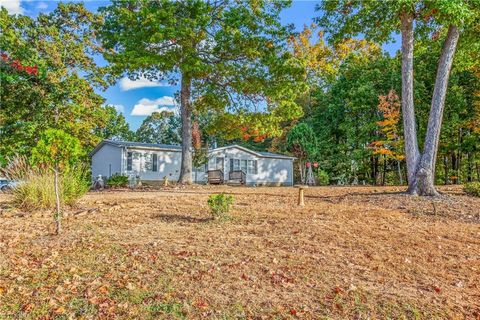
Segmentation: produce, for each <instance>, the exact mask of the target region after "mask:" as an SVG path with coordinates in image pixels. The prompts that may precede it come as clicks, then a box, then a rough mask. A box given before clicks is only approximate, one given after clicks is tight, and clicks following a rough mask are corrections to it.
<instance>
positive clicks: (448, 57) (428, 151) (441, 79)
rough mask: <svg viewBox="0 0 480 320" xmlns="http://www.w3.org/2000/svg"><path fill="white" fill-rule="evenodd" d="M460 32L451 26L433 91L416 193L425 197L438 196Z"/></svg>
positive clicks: (418, 170) (417, 176) (417, 174)
mask: <svg viewBox="0 0 480 320" xmlns="http://www.w3.org/2000/svg"><path fill="white" fill-rule="evenodd" d="M459 36H460V32H459V30H458V29H457V27H456V26H453V25H452V26H450V27H449V29H448V34H447V38H446V39H445V43H444V45H443V49H442V55H441V57H440V61H439V62H438V70H437V78H436V79H435V87H434V89H433V97H432V105H431V108H430V116H429V118H428V127H427V135H426V137H425V144H424V151H423V154H422V158H421V160H420V164H419V167H418V169H417V172H416V177H415V178H416V182H415V189H416V193H418V194H419V195H423V196H437V195H438V192H437V190H436V189H435V186H434V176H435V162H436V158H437V151H438V144H439V140H440V129H441V127H442V118H443V109H444V106H445V97H446V94H447V87H448V79H449V76H450V70H451V68H452V63H453V57H454V55H455V50H456V48H457V43H458V38H459Z"/></svg>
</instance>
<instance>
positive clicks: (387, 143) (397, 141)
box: [372, 89, 404, 185]
mask: <svg viewBox="0 0 480 320" xmlns="http://www.w3.org/2000/svg"><path fill="white" fill-rule="evenodd" d="M378 100H379V104H378V110H379V111H380V112H381V113H382V116H383V120H382V121H378V122H377V124H378V126H379V127H380V132H381V133H382V135H383V138H384V139H383V140H376V141H373V142H372V147H373V150H374V154H379V155H383V156H384V170H383V179H382V185H385V173H386V161H387V159H392V160H395V161H396V162H397V169H398V178H399V180H400V184H403V177H402V170H401V167H400V161H402V160H403V159H404V155H403V152H402V150H401V149H402V147H403V140H402V139H401V137H400V134H399V127H398V124H399V121H400V106H401V104H400V101H399V98H398V96H397V94H396V92H395V90H393V89H392V90H390V92H389V93H388V95H386V96H379V97H378Z"/></svg>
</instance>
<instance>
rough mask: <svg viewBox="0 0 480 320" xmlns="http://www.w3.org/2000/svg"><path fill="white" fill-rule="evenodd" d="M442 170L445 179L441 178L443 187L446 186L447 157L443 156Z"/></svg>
mask: <svg viewBox="0 0 480 320" xmlns="http://www.w3.org/2000/svg"><path fill="white" fill-rule="evenodd" d="M443 170H444V175H445V177H444V178H443V183H444V184H445V185H447V184H448V157H447V155H444V156H443Z"/></svg>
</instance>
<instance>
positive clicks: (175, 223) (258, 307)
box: [0, 186, 480, 319]
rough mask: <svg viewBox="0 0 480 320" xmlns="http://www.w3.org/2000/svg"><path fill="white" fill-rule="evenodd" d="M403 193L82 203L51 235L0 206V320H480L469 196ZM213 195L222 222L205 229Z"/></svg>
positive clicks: (477, 242)
mask: <svg viewBox="0 0 480 320" xmlns="http://www.w3.org/2000/svg"><path fill="white" fill-rule="evenodd" d="M401 190H403V189H400V188H394V187H390V188H381V187H354V188H348V187H342V188H340V187H319V188H310V189H307V190H306V199H305V202H306V206H305V207H298V206H297V205H296V196H297V190H296V189H293V188H244V187H224V186H221V187H192V188H187V189H179V188H178V189H175V188H170V189H168V190H161V191H148V192H141V191H137V192H121V191H118V192H99V193H90V194H88V195H87V196H85V197H84V198H83V199H82V200H81V202H80V204H79V206H78V208H74V209H70V210H69V211H68V216H67V217H66V218H65V219H64V232H63V234H62V235H60V236H54V235H53V228H54V226H53V221H52V217H51V214H46V213H41V212H37V213H32V214H26V213H22V212H17V211H15V210H12V209H11V208H10V207H9V204H8V203H9V196H8V195H0V229H1V230H2V232H1V234H0V318H1V319H5V318H6V319H8V318H27V319H38V318H42V317H43V318H44V319H49V318H85V319H91V318H102V319H104V318H123V319H132V318H141V319H149V318H150V319H157V318H167V319H168V318H171V319H176V318H187V319H191V318H202V317H204V318H215V319H237V318H260V319H262V318H266V319H271V318H278V319H284V318H287V319H288V318H292V319H293V318H302V319H318V318H335V319H344V318H386V317H391V318H402V317H404V318H423V319H432V318H454V317H457V318H470V319H472V318H473V319H475V318H478V317H480V198H472V197H467V196H465V195H463V193H462V192H461V188H458V187H448V188H443V189H441V190H442V191H443V192H444V193H445V194H446V196H445V197H444V198H443V199H441V200H435V201H432V200H429V199H419V198H410V197H407V196H404V195H402V194H399V193H398V191H401ZM220 191H225V192H228V193H232V194H234V196H235V205H234V209H233V210H232V213H231V216H232V218H231V219H229V220H226V221H211V220H210V216H209V213H208V210H209V209H208V207H207V198H208V196H209V195H210V194H212V193H215V192H220Z"/></svg>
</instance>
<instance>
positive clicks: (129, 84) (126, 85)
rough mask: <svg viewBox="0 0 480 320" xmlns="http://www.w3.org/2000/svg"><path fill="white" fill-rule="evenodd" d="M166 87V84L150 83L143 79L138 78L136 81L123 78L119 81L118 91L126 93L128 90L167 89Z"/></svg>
mask: <svg viewBox="0 0 480 320" xmlns="http://www.w3.org/2000/svg"><path fill="white" fill-rule="evenodd" d="M168 86H169V85H168V84H166V83H162V82H158V81H151V80H148V79H147V78H144V77H140V78H139V79H137V80H130V79H129V78H128V77H123V78H122V79H120V89H122V91H128V90H132V89H138V88H151V87H168Z"/></svg>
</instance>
